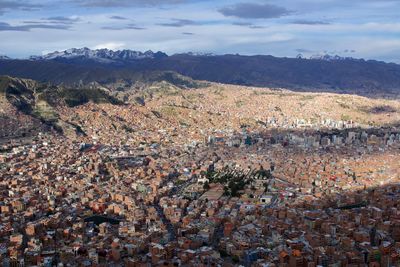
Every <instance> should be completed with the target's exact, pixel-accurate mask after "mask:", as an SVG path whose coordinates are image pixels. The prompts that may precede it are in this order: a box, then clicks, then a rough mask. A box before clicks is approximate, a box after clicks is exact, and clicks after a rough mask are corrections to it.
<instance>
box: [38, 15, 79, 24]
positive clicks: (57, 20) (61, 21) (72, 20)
mask: <svg viewBox="0 0 400 267" xmlns="http://www.w3.org/2000/svg"><path fill="white" fill-rule="evenodd" d="M42 20H44V21H48V22H50V23H59V24H73V23H76V22H78V21H79V20H80V18H79V17H77V16H72V17H63V16H57V17H49V18H44V19H42Z"/></svg>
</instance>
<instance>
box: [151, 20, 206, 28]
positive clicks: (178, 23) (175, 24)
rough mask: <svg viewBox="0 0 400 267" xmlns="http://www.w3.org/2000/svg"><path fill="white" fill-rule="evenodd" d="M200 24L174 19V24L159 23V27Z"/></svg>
mask: <svg viewBox="0 0 400 267" xmlns="http://www.w3.org/2000/svg"><path fill="white" fill-rule="evenodd" d="M199 24H200V23H198V22H196V21H193V20H189V19H172V22H168V23H158V24H157V25H159V26H164V27H184V26H189V25H199Z"/></svg>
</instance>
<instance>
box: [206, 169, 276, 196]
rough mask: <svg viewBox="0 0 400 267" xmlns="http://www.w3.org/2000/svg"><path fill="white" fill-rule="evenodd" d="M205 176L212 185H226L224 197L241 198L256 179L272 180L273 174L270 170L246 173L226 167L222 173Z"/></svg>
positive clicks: (207, 173) (212, 172) (215, 172)
mask: <svg viewBox="0 0 400 267" xmlns="http://www.w3.org/2000/svg"><path fill="white" fill-rule="evenodd" d="M205 176H206V177H207V178H208V179H209V181H210V183H219V184H222V185H224V195H226V196H230V197H239V196H240V195H241V191H242V190H243V189H245V187H246V186H249V185H250V184H251V183H252V181H253V180H254V179H255V178H256V177H260V178H261V177H263V178H265V179H271V178H272V174H271V171H269V170H264V169H259V170H250V171H247V172H244V171H243V170H240V169H236V168H231V167H228V166H225V167H224V168H223V169H222V170H221V171H208V172H206V173H205Z"/></svg>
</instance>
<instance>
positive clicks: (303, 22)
mask: <svg viewBox="0 0 400 267" xmlns="http://www.w3.org/2000/svg"><path fill="white" fill-rule="evenodd" d="M292 24H300V25H330V24H331V23H329V22H326V21H319V20H295V21H293V22H292Z"/></svg>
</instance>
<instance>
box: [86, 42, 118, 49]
mask: <svg viewBox="0 0 400 267" xmlns="http://www.w3.org/2000/svg"><path fill="white" fill-rule="evenodd" d="M124 47H125V44H124V43H118V42H109V43H104V44H98V45H96V46H95V47H93V49H104V48H106V49H110V50H119V49H122V48H124Z"/></svg>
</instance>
